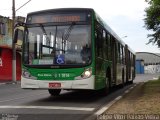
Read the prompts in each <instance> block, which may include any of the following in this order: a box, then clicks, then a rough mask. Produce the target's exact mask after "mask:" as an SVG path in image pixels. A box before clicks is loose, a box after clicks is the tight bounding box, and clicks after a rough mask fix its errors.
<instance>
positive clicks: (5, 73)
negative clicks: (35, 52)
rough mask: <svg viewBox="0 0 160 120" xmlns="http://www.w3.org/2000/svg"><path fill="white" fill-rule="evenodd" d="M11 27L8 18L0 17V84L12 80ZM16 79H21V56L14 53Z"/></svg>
mask: <svg viewBox="0 0 160 120" xmlns="http://www.w3.org/2000/svg"><path fill="white" fill-rule="evenodd" d="M12 25H13V21H12V20H11V19H9V18H8V17H3V16H0V82H1V81H6V80H7V81H11V80H12V32H13V29H12ZM16 78H17V80H20V79H21V54H20V52H18V51H17V52H16Z"/></svg>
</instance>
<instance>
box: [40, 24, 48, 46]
mask: <svg viewBox="0 0 160 120" xmlns="http://www.w3.org/2000/svg"><path fill="white" fill-rule="evenodd" d="M39 25H40V27H41V30H42V32H43V34H44V35H45V36H46V40H47V43H50V39H49V38H48V35H47V32H46V30H45V28H44V26H43V25H42V24H39Z"/></svg>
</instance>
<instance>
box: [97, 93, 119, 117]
mask: <svg viewBox="0 0 160 120" xmlns="http://www.w3.org/2000/svg"><path fill="white" fill-rule="evenodd" d="M121 98H122V96H118V97H116V98H115V99H114V100H113V101H111V102H110V103H109V104H107V105H106V106H104V107H102V108H101V109H100V110H98V111H97V112H96V113H95V114H96V115H101V114H102V113H103V112H104V111H106V110H108V108H110V107H111V106H112V105H113V104H114V103H115V102H117V101H118V100H120V99H121Z"/></svg>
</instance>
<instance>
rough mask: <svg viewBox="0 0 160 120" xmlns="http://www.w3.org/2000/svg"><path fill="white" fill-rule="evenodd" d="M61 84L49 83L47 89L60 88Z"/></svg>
mask: <svg viewBox="0 0 160 120" xmlns="http://www.w3.org/2000/svg"><path fill="white" fill-rule="evenodd" d="M60 87H61V83H49V88H60Z"/></svg>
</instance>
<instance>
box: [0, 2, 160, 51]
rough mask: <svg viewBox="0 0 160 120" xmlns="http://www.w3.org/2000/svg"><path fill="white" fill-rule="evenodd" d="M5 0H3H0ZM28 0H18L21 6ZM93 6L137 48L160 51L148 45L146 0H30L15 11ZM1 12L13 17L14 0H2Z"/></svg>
mask: <svg viewBox="0 0 160 120" xmlns="http://www.w3.org/2000/svg"><path fill="white" fill-rule="evenodd" d="M1 1H2V0H1ZM27 1H29V0H23V1H22V0H15V3H16V4H15V7H16V9H18V8H19V7H21V6H22V5H23V4H25V3H26V2H27ZM67 7H71V8H77V7H78V8H93V9H94V10H95V11H96V12H97V13H98V14H99V15H100V16H101V18H102V19H103V20H104V21H105V22H106V24H108V25H109V26H110V27H111V29H112V30H113V31H114V32H115V33H116V34H117V35H118V36H119V37H120V38H122V40H123V41H124V42H125V43H126V44H128V46H130V48H131V49H132V50H134V51H135V52H152V53H160V48H158V47H157V46H156V45H152V44H149V45H146V43H147V42H148V41H149V38H147V34H149V33H151V31H147V30H146V29H145V27H144V21H143V19H144V18H145V12H144V10H145V8H146V7H148V4H147V3H146V2H145V0H31V1H30V2H29V3H28V4H26V5H25V6H23V7H22V8H21V9H19V10H18V11H16V15H17V16H24V17H26V15H27V13H29V12H33V11H39V10H44V9H54V8H67ZM0 15H2V16H5V17H10V18H11V17H12V0H3V2H1V7H0Z"/></svg>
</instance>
